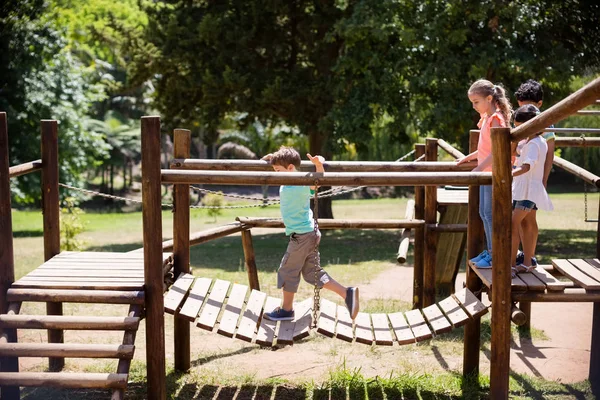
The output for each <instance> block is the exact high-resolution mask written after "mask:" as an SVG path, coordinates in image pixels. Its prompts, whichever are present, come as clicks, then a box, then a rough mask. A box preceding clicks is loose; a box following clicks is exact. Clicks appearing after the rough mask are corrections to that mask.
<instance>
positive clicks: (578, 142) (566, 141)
mask: <svg viewBox="0 0 600 400" xmlns="http://www.w3.org/2000/svg"><path fill="white" fill-rule="evenodd" d="M555 144H556V146H557V147H584V146H585V147H600V137H586V138H582V137H557V138H556V139H555Z"/></svg>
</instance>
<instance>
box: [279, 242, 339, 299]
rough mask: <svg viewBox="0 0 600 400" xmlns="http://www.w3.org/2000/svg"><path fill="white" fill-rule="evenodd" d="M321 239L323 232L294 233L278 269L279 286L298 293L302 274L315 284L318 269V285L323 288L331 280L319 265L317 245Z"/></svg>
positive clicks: (306, 279)
mask: <svg viewBox="0 0 600 400" xmlns="http://www.w3.org/2000/svg"><path fill="white" fill-rule="evenodd" d="M320 241H321V232H319V231H317V232H314V231H313V232H308V233H303V234H300V235H299V234H296V233H294V234H292V235H291V236H290V242H289V244H288V247H287V250H286V252H285V254H284V255H283V259H282V260H281V265H280V266H279V270H278V271H277V288H279V289H281V288H283V290H285V291H286V292H292V293H296V292H297V291H298V285H299V284H300V274H302V277H303V278H304V280H305V281H306V282H308V283H309V284H311V285H314V284H315V270H316V271H317V286H318V287H320V288H322V287H323V285H324V284H326V283H327V282H329V279H330V278H329V275H327V272H325V271H324V270H323V268H321V267H317V256H318V255H319V253H318V251H315V247H316V245H317V244H318V243H319V242H320Z"/></svg>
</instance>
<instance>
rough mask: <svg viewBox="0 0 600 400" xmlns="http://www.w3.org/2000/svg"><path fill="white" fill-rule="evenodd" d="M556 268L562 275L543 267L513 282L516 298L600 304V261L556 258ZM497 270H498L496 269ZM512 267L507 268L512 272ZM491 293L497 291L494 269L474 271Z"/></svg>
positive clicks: (514, 296)
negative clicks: (559, 275) (597, 302)
mask: <svg viewBox="0 0 600 400" xmlns="http://www.w3.org/2000/svg"><path fill="white" fill-rule="evenodd" d="M552 267H553V268H554V269H555V270H556V271H557V272H558V273H559V274H561V275H562V277H561V279H558V278H556V277H555V276H553V275H552V274H550V272H548V271H547V269H550V268H548V267H544V266H542V265H538V266H537V267H536V268H535V270H534V271H533V272H531V273H519V274H517V276H516V277H515V278H513V279H512V285H511V289H512V293H513V298H516V299H527V300H529V298H528V297H531V298H532V299H537V300H532V301H546V300H549V299H554V300H553V301H574V300H575V299H576V300H577V301H591V302H594V301H598V299H599V298H600V262H599V261H598V259H555V260H552ZM494 268H495V267H494ZM508 268H509V267H507V270H508ZM472 269H473V271H474V272H475V273H476V274H477V276H478V277H479V278H480V279H481V281H482V282H483V284H484V285H485V286H486V287H487V288H488V290H492V289H493V282H492V269H480V268H472Z"/></svg>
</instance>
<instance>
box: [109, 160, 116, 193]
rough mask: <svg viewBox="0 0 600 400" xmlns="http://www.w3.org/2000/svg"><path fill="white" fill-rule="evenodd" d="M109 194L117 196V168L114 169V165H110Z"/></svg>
mask: <svg viewBox="0 0 600 400" xmlns="http://www.w3.org/2000/svg"><path fill="white" fill-rule="evenodd" d="M109 193H110V194H115V167H114V165H113V164H112V163H111V164H110V188H109Z"/></svg>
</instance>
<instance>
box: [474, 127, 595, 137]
mask: <svg viewBox="0 0 600 400" xmlns="http://www.w3.org/2000/svg"><path fill="white" fill-rule="evenodd" d="M471 132H477V133H479V129H471ZM538 132H539V131H538ZM542 132H554V133H556V134H564V135H568V134H575V133H577V134H590V135H598V134H600V128H544V129H542Z"/></svg>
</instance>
